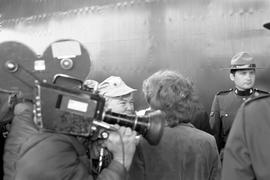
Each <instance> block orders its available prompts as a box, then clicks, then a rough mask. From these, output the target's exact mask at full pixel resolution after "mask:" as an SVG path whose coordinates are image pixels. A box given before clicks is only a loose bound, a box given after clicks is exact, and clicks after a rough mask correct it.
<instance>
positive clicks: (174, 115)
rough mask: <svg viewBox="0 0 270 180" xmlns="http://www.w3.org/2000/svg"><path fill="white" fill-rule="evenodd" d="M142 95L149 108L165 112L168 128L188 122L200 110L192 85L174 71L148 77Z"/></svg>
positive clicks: (161, 72) (162, 71) (160, 72)
mask: <svg viewBox="0 0 270 180" xmlns="http://www.w3.org/2000/svg"><path fill="white" fill-rule="evenodd" d="M143 93H144V95H145V98H146V101H147V102H148V103H149V105H150V106H151V108H153V109H159V110H162V111H163V112H165V114H166V120H167V123H168V126H170V127H173V126H176V125H178V124H180V123H183V122H185V123H187V122H190V121H191V119H192V118H193V116H194V114H195V113H196V112H197V111H198V110H199V109H200V104H199V100H198V97H197V95H196V94H195V92H194V86H193V83H192V82H191V81H189V80H188V79H187V78H185V77H184V76H182V75H181V74H180V73H177V72H175V71H171V70H161V71H158V72H156V73H154V74H153V75H151V76H150V77H148V78H147V79H146V80H144V82H143Z"/></svg>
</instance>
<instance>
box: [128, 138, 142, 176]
mask: <svg viewBox="0 0 270 180" xmlns="http://www.w3.org/2000/svg"><path fill="white" fill-rule="evenodd" d="M141 146H142V142H141V141H140V143H139V144H138V145H137V148H136V151H135V154H134V157H133V161H132V164H131V167H130V171H129V180H138V179H139V180H144V179H145V173H144V172H145V164H144V160H143V159H144V158H143V153H142V148H141Z"/></svg>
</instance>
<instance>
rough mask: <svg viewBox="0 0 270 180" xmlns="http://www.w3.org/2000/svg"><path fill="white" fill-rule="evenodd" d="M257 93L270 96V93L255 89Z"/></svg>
mask: <svg viewBox="0 0 270 180" xmlns="http://www.w3.org/2000/svg"><path fill="white" fill-rule="evenodd" d="M255 91H257V92H259V93H262V94H269V92H267V91H263V90H260V89H255Z"/></svg>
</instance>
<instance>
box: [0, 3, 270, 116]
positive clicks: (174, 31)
mask: <svg viewBox="0 0 270 180" xmlns="http://www.w3.org/2000/svg"><path fill="white" fill-rule="evenodd" d="M0 3H1V4H0V14H1V19H0V22H1V24H2V29H1V32H0V37H1V38H0V41H6V40H16V41H20V42H23V43H25V44H26V45H28V46H29V47H31V48H32V49H34V50H35V52H36V53H37V54H42V53H43V51H44V50H45V48H46V47H47V45H48V44H50V43H51V42H53V41H55V40H58V39H61V38H66V39H68V38H71V39H76V40H78V41H80V42H81V43H82V44H84V45H85V47H86V48H87V49H88V51H89V54H90V56H91V60H92V64H93V66H92V67H91V72H90V74H89V78H91V79H95V80H98V81H102V80H104V79H105V78H107V77H108V76H110V75H117V76H121V77H122V78H123V79H124V81H125V82H126V83H127V84H128V85H130V86H132V87H133V88H137V89H139V91H137V94H136V96H135V97H136V102H135V103H136V108H137V109H140V108H143V107H146V106H147V105H146V104H145V102H144V100H143V96H142V92H141V91H140V90H141V84H142V81H143V80H144V79H145V78H146V77H148V76H149V75H150V74H152V73H154V72H155V71H157V70H159V69H173V70H177V71H179V72H181V73H182V74H183V75H185V76H188V77H189V78H190V79H191V80H193V81H194V83H195V85H196V87H197V89H198V92H199V96H200V98H201V100H202V102H203V104H204V105H205V108H206V110H208V111H209V108H210V105H211V102H212V99H213V96H214V94H215V93H216V92H217V91H219V90H222V89H228V88H230V87H231V86H232V83H231V81H230V80H229V72H228V71H225V70H221V69H220V68H222V67H227V66H228V65H229V63H230V58H231V57H232V56H233V55H234V54H235V53H236V52H238V51H247V52H249V53H250V54H252V55H253V56H254V57H255V59H256V61H257V63H258V66H263V67H265V69H264V70H260V71H257V87H259V88H261V89H264V90H270V85H269V84H270V79H269V78H268V77H269V69H270V67H269V61H268V59H269V57H270V51H269V47H270V31H267V30H266V29H264V28H263V27H262V25H263V24H264V23H266V22H270V19H269V17H270V2H269V1H268V0H257V1H254V0H219V1H215V0H188V1H187V0H99V1H98V0H95V1H86V0H77V1H72V0H58V1H49V0H23V1H22V0H14V1H12V2H10V1H7V0H2V1H0Z"/></svg>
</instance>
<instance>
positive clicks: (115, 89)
mask: <svg viewBox="0 0 270 180" xmlns="http://www.w3.org/2000/svg"><path fill="white" fill-rule="evenodd" d="M98 91H99V93H100V94H101V95H104V96H107V97H117V96H123V95H126V94H129V93H132V92H134V91H137V89H133V88H131V87H129V86H127V85H126V84H125V82H124V81H123V80H122V79H121V78H120V77H118V76H110V77H108V78H107V79H105V80H104V81H103V82H101V83H100V84H99V86H98Z"/></svg>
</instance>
